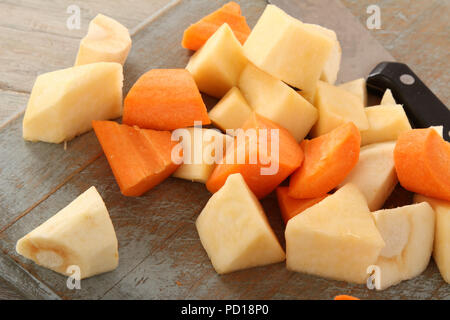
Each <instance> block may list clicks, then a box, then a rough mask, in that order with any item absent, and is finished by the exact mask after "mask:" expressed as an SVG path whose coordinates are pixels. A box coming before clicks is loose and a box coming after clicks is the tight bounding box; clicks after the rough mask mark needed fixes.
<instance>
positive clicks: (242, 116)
mask: <svg viewBox="0 0 450 320" xmlns="http://www.w3.org/2000/svg"><path fill="white" fill-rule="evenodd" d="M251 114H252V108H251V107H250V106H249V105H248V103H247V101H246V100H245V98H244V96H243V95H242V93H241V91H240V90H239V89H238V88H237V87H233V88H231V89H230V91H228V92H227V93H226V94H225V95H224V96H223V98H222V99H221V100H220V101H219V102H218V103H217V104H216V105H215V106H214V108H212V109H211V111H209V113H208V115H209V119H211V121H212V123H213V124H214V125H215V126H216V127H218V128H220V129H221V130H223V131H226V130H227V129H238V128H241V127H242V125H243V124H244V122H245V121H246V120H247V119H248V118H249V117H250V115H251Z"/></svg>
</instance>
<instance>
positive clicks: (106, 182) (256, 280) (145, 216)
mask: <svg viewBox="0 0 450 320" xmlns="http://www.w3.org/2000/svg"><path fill="white" fill-rule="evenodd" d="M226 2H227V1H208V0H185V1H172V2H171V3H170V5H168V6H166V7H165V9H164V10H161V11H159V12H158V13H157V14H155V15H154V16H152V17H150V18H148V19H146V20H144V21H143V22H142V23H140V24H137V25H135V27H134V28H133V29H132V38H133V48H132V51H131V53H130V56H129V58H128V60H127V63H126V65H125V70H124V73H125V88H124V93H126V92H127V91H128V90H129V88H130V86H131V85H132V84H133V83H134V82H135V81H136V80H137V78H138V77H139V76H140V75H141V74H142V73H144V72H145V71H147V70H149V69H152V68H176V67H179V68H183V67H184V66H185V65H186V63H187V61H188V59H189V55H190V53H189V52H188V51H187V50H184V49H183V48H181V46H180V41H181V37H182V33H183V30H184V29H185V28H186V27H187V26H188V25H189V24H190V23H192V22H194V21H197V20H198V19H200V18H201V17H202V16H204V15H206V14H207V13H209V12H211V11H214V10H215V9H217V8H218V7H220V6H221V5H223V4H224V3H226ZM271 2H272V3H274V4H276V5H278V6H279V7H281V8H282V9H284V10H286V11H287V12H288V13H289V14H291V15H293V16H295V17H297V18H300V19H302V20H303V21H305V22H310V23H317V24H321V25H323V26H325V27H329V28H332V29H334V30H336V32H337V34H338V37H339V39H340V41H341V45H342V49H343V61H342V66H341V72H340V81H348V80H352V79H355V78H358V77H365V76H367V74H368V73H369V71H370V70H371V69H372V68H373V67H374V66H375V65H376V64H377V63H378V62H380V61H385V60H391V61H393V60H394V59H393V58H392V56H391V55H390V54H389V53H388V52H387V51H386V50H385V49H384V48H383V47H382V46H381V45H380V44H378V43H377V42H376V41H375V40H374V39H373V38H372V37H371V36H370V34H369V33H368V32H367V30H366V29H365V27H363V26H362V25H361V24H360V23H359V22H358V21H357V20H356V19H355V18H354V17H353V16H352V15H351V13H350V12H349V11H347V9H345V8H344V7H343V6H342V5H341V4H340V2H339V1H334V0H298V1H289V0H274V1H271ZM240 4H241V7H242V11H243V14H244V15H245V16H246V17H247V19H248V22H249V24H250V26H253V25H254V24H255V23H256V21H257V19H258V17H259V16H260V14H261V13H262V11H263V9H264V7H265V5H266V1H263V0H250V1H240ZM144 9H145V7H144ZM128 10H129V9H128ZM75 54H76V49H75V50H74V51H73V56H74V57H75ZM48 71H51V70H48ZM27 98H28V96H27V94H24V95H23V96H20V97H18V98H17V97H11V99H10V100H8V99H6V100H5V99H3V100H1V101H2V102H1V103H2V104H5V105H6V102H8V101H15V103H18V104H23V105H25V104H26V100H27ZM205 101H206V103H207V105H208V107H209V108H210V107H211V106H213V105H214V103H215V102H216V100H214V99H212V98H209V97H206V96H205ZM2 107H3V106H2ZM10 118H11V119H10V120H9V121H6V122H4V123H3V124H1V123H0V150H2V151H1V153H0V249H1V253H0V277H2V278H4V279H5V280H6V281H8V282H9V283H10V284H12V285H13V286H14V287H15V288H17V289H18V290H19V291H20V292H22V293H23V294H24V295H25V296H27V297H30V298H44V299H331V298H333V297H334V296H335V295H337V294H342V293H345V294H352V295H355V296H358V297H360V298H362V299H449V298H450V287H449V286H448V285H446V284H445V282H444V281H443V280H442V279H441V276H440V274H439V272H438V271H437V268H436V266H435V264H434V263H433V262H431V263H430V266H429V267H428V269H427V270H426V271H425V272H424V273H423V274H422V275H420V276H419V277H416V278H415V279H412V280H410V281H405V282H402V283H401V284H399V285H397V286H394V287H392V288H390V289H388V290H385V291H382V292H375V291H371V290H368V289H367V288H366V287H365V286H362V285H352V284H347V283H345V282H338V281H332V280H327V279H323V278H319V277H315V276H309V275H305V274H300V273H295V272H290V271H288V270H286V268H285V265H284V263H279V264H275V265H270V266H266V267H260V268H253V269H249V270H244V271H239V272H235V273H232V274H229V275H222V276H219V275H217V274H216V273H215V271H214V270H213V268H212V266H211V263H210V261H209V259H208V257H207V255H206V253H205V251H204V250H203V248H202V246H201V244H200V241H199V239H198V234H197V232H196V229H195V225H194V223H195V219H196V217H197V215H198V214H199V212H200V211H201V210H202V208H203V206H204V205H205V204H206V202H207V201H208V199H209V197H210V194H209V193H208V192H207V190H206V189H205V187H204V185H203V184H199V183H191V182H188V181H184V180H179V179H175V178H170V179H168V180H166V181H165V182H164V183H162V184H161V185H159V186H157V187H156V188H155V189H153V190H151V191H150V192H148V193H147V194H145V195H144V196H142V197H139V198H127V197H124V196H122V195H121V194H120V192H119V189H118V187H117V185H116V183H115V181H114V177H113V175H112V173H111V170H110V168H109V166H108V163H107V161H106V159H105V157H104V156H103V154H102V152H101V148H100V146H99V144H98V142H97V139H96V137H95V135H94V134H93V132H89V133H87V134H84V135H82V136H80V137H78V138H76V139H74V140H73V141H71V142H69V143H68V147H67V150H64V148H63V146H62V145H54V144H47V143H30V142H25V141H23V139H22V130H21V123H22V114H18V115H17V116H16V117H10ZM92 185H94V186H96V187H97V189H98V191H99V192H100V194H101V195H102V197H103V199H104V201H105V203H106V205H107V207H108V209H109V212H110V215H111V218H112V221H113V224H114V227H115V229H116V233H117V237H118V240H119V255H120V264H119V267H118V268H117V269H116V270H115V271H113V272H110V273H107V274H103V275H100V276H96V277H93V278H90V279H86V280H83V281H82V282H81V287H82V289H81V290H69V289H68V288H67V287H66V278H65V277H63V276H61V275H59V274H56V273H54V272H52V271H49V270H47V269H44V268H41V267H39V266H37V265H35V264H34V263H32V262H30V261H28V260H26V259H24V258H22V257H20V256H18V255H17V254H16V252H15V243H16V241H17V240H18V239H19V238H20V237H22V236H23V235H24V234H26V233H28V232H29V231H31V230H32V229H34V228H35V227H37V226H38V225H40V224H41V223H42V222H44V221H46V220H47V219H48V218H49V217H51V216H52V215H53V214H55V213H56V212H57V211H59V210H60V209H61V208H63V207H64V206H66V205H67V204H68V203H69V202H71V201H72V200H73V199H74V198H75V197H77V196H78V195H79V194H80V193H82V192H83V191H85V190H86V189H87V188H89V187H90V186H92ZM410 201H411V195H410V194H409V193H408V192H406V191H404V190H403V189H401V188H397V189H396V190H395V191H394V193H393V195H392V197H391V198H390V199H389V200H388V203H387V206H391V207H392V206H397V205H403V204H406V203H408V202H410ZM263 206H264V208H265V210H266V213H267V215H268V217H269V220H270V223H271V225H272V226H273V228H274V230H275V232H276V234H277V236H278V237H279V239H280V241H281V242H282V243H283V245H284V239H283V232H284V226H283V223H282V221H281V218H280V213H279V210H278V206H277V203H276V198H275V197H274V195H270V196H269V197H268V198H266V199H264V200H263Z"/></svg>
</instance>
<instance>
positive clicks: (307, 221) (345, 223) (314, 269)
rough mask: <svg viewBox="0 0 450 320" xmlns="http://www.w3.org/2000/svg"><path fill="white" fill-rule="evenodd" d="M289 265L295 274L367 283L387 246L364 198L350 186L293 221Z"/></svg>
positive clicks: (288, 235)
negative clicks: (372, 268) (371, 267)
mask: <svg viewBox="0 0 450 320" xmlns="http://www.w3.org/2000/svg"><path fill="white" fill-rule="evenodd" d="M285 237H286V264H287V268H288V269H290V270H293V271H298V272H305V273H309V274H313V275H317V276H321V277H326V278H330V279H335V280H344V281H347V282H353V283H365V282H366V279H367V278H368V275H367V268H368V267H369V266H370V265H373V264H374V263H375V262H376V261H377V258H378V256H379V254H380V251H381V249H382V248H383V247H384V246H385V243H384V241H383V239H382V238H381V235H380V233H379V232H378V230H377V228H376V227H375V223H374V222H373V218H372V216H371V214H370V212H369V208H368V207H367V202H366V199H365V197H364V195H363V194H362V193H361V191H359V190H358V188H357V187H356V186H355V185H352V184H347V185H345V186H344V187H342V188H340V189H339V190H338V191H336V192H335V193H334V194H332V195H330V196H328V197H327V198H325V199H324V200H322V201H321V202H319V203H318V204H316V205H314V206H312V207H310V208H308V209H306V210H305V211H303V212H302V213H301V214H299V215H297V216H295V217H294V218H292V219H290V220H289V222H288V224H287V227H286V231H285Z"/></svg>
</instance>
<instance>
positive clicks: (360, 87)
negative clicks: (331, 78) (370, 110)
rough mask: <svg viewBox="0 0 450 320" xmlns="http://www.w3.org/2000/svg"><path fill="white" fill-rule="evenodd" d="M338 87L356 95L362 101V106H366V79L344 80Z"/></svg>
mask: <svg viewBox="0 0 450 320" xmlns="http://www.w3.org/2000/svg"><path fill="white" fill-rule="evenodd" d="M339 87H340V88H342V89H345V90H347V91H350V92H351V93H353V94H354V95H357V96H358V97H359V98H360V99H361V100H362V101H363V104H364V107H367V87H366V79H364V78H359V79H356V80H352V81H349V82H345V83H342V84H340V85H339Z"/></svg>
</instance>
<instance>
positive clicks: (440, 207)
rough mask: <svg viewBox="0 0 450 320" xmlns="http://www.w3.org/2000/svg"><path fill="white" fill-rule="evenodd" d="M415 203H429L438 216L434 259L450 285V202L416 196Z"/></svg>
mask: <svg viewBox="0 0 450 320" xmlns="http://www.w3.org/2000/svg"><path fill="white" fill-rule="evenodd" d="M414 202H416V203H420V202H427V203H428V204H429V205H430V206H431V207H432V208H433V210H434V212H435V214H436V227H435V234H434V248H433V258H434V261H435V262H436V264H437V266H438V268H439V271H440V272H441V275H442V278H444V280H445V282H447V283H450V202H449V201H444V200H438V199H433V198H430V197H425V196H423V195H420V194H416V195H414Z"/></svg>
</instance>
